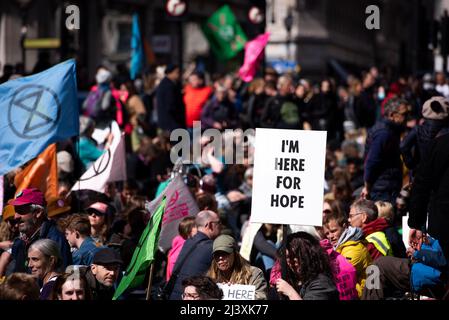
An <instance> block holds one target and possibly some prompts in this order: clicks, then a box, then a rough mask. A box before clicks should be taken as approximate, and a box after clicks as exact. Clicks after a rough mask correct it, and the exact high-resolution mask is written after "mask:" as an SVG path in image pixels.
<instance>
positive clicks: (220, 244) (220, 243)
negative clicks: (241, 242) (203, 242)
mask: <svg viewBox="0 0 449 320" xmlns="http://www.w3.org/2000/svg"><path fill="white" fill-rule="evenodd" d="M235 249H236V248H235V239H234V238H233V237H231V236H229V235H226V234H222V235H220V236H218V237H217V238H216V239H215V240H214V244H213V249H212V253H215V252H216V251H224V252H226V253H229V254H230V253H233V252H234V250H235Z"/></svg>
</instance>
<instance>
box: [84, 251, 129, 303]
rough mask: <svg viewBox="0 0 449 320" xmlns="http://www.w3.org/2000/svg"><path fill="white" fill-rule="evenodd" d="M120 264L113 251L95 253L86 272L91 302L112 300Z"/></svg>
mask: <svg viewBox="0 0 449 320" xmlns="http://www.w3.org/2000/svg"><path fill="white" fill-rule="evenodd" d="M122 264H123V262H122V259H121V258H120V255H119V254H118V253H117V252H116V251H115V250H114V249H111V248H102V249H100V250H98V251H97V252H95V254H94V256H93V259H92V264H91V266H90V268H89V269H88V270H87V272H86V279H87V282H88V284H89V288H90V290H91V292H92V297H93V300H111V299H112V297H113V295H114V292H115V285H116V283H117V279H118V277H119V272H120V268H121V266H122Z"/></svg>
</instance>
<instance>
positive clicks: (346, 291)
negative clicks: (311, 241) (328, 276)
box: [320, 239, 358, 300]
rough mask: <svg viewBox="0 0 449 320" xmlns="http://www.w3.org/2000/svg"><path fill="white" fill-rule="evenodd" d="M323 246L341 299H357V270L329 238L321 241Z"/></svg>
mask: <svg viewBox="0 0 449 320" xmlns="http://www.w3.org/2000/svg"><path fill="white" fill-rule="evenodd" d="M320 245H321V248H323V250H325V251H326V253H327V254H328V256H329V260H330V262H331V267H332V274H333V275H334V279H335V284H336V286H337V290H338V292H339V293H340V300H356V299H358V293H357V289H356V287H357V271H356V270H355V268H354V266H353V265H352V264H351V263H350V262H349V261H348V260H346V258H345V257H343V256H342V255H341V254H340V253H338V252H337V251H335V250H334V248H332V244H331V243H330V241H329V240H327V239H323V240H321V241H320Z"/></svg>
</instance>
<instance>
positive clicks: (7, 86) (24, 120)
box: [0, 59, 79, 176]
mask: <svg viewBox="0 0 449 320" xmlns="http://www.w3.org/2000/svg"><path fill="white" fill-rule="evenodd" d="M75 68H76V66H75V60H73V59H72V60H68V61H66V62H63V63H60V64H58V65H56V66H54V67H52V68H50V69H48V70H45V71H43V72H40V73H37V74H35V75H32V76H29V77H24V78H19V79H15V80H11V81H8V82H6V83H4V84H2V85H0V176H1V175H4V174H6V173H8V172H9V171H11V170H13V169H15V168H17V167H19V166H21V165H23V164H25V163H26V162H27V161H29V160H31V159H33V158H35V157H37V156H38V155H39V154H40V153H41V152H42V151H44V149H45V148H46V147H47V146H48V145H50V144H51V143H54V142H57V141H61V140H65V139H67V138H70V137H72V136H76V135H78V134H79V111H78V101H77V87H76V70H75Z"/></svg>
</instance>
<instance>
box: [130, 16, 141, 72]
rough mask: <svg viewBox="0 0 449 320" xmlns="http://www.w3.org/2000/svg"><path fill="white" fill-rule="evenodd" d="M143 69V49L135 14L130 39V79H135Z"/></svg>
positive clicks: (137, 18)
mask: <svg viewBox="0 0 449 320" xmlns="http://www.w3.org/2000/svg"><path fill="white" fill-rule="evenodd" d="M142 68H143V47H142V38H141V37H140V29H139V16H138V15H137V13H135V14H134V15H133V29H132V37H131V70H130V73H131V79H132V80H134V79H136V77H137V75H138V74H139V73H141V72H142Z"/></svg>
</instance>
